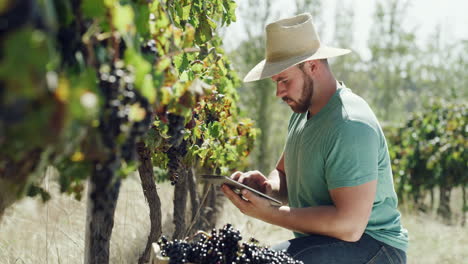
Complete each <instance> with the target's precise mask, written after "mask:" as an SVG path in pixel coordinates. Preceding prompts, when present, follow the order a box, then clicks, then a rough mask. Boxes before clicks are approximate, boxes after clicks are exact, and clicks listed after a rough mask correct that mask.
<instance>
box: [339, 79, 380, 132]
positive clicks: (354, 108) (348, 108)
mask: <svg viewBox="0 0 468 264" xmlns="http://www.w3.org/2000/svg"><path fill="white" fill-rule="evenodd" d="M340 101H341V109H340V114H341V117H342V118H341V119H342V120H340V121H341V122H340V123H343V124H347V125H346V126H359V124H361V125H367V126H370V127H372V128H374V129H378V127H379V126H380V125H379V122H378V120H377V117H376V116H375V114H374V111H372V109H371V107H370V106H369V104H368V103H367V102H366V101H365V100H364V99H363V98H362V97H361V96H359V95H357V94H355V93H353V92H352V91H351V90H350V89H349V88H344V89H343V91H342V92H341V93H340Z"/></svg>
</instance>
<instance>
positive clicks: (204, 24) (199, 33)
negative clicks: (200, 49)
mask: <svg viewBox="0 0 468 264" xmlns="http://www.w3.org/2000/svg"><path fill="white" fill-rule="evenodd" d="M212 37H213V32H212V30H211V25H210V23H209V22H208V18H207V17H206V15H202V16H201V17H200V24H199V26H198V27H197V29H196V31H195V42H196V43H197V44H198V45H202V44H204V43H206V42H207V41H209V40H210V39H211V38H212Z"/></svg>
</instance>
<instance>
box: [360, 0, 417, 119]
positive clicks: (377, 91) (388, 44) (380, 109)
mask: <svg viewBox="0 0 468 264" xmlns="http://www.w3.org/2000/svg"><path fill="white" fill-rule="evenodd" d="M409 3H410V2H409V1H401V0H391V1H385V2H377V3H376V9H375V13H374V21H373V26H372V29H371V34H370V37H369V48H370V51H371V56H372V57H371V60H370V62H369V68H368V71H369V72H368V74H369V75H370V80H371V83H370V84H371V87H370V89H372V90H373V92H372V95H373V98H371V104H373V105H374V109H375V110H376V114H377V115H378V116H379V117H380V118H381V119H383V120H386V121H391V120H392V121H398V120H401V119H402V116H401V114H402V113H403V112H404V111H406V109H405V108H404V107H406V106H411V105H412V104H411V103H412V102H411V101H410V102H408V101H407V100H408V99H411V98H412V97H413V96H414V95H415V93H411V89H412V88H413V87H414V86H413V85H411V84H412V83H411V81H410V80H411V78H413V74H414V72H413V71H414V64H415V63H417V61H418V59H419V58H420V57H419V56H420V49H419V48H418V47H417V46H416V43H415V37H416V36H415V34H414V33H412V32H410V31H408V30H407V29H405V28H404V27H403V25H404V24H405V20H406V19H407V12H408V7H409ZM402 105H403V106H404V107H402ZM402 108H403V111H401V110H402Z"/></svg>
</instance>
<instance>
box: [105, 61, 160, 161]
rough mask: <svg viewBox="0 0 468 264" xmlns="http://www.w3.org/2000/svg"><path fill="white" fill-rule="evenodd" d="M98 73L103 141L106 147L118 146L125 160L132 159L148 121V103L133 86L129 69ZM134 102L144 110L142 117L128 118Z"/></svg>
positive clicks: (113, 147) (116, 148)
mask: <svg viewBox="0 0 468 264" xmlns="http://www.w3.org/2000/svg"><path fill="white" fill-rule="evenodd" d="M99 77H100V82H99V87H100V88H101V91H102V94H103V95H104V112H103V115H102V116H101V120H100V127H101V130H102V131H103V133H102V134H103V137H102V138H103V141H104V143H105V145H106V146H107V147H108V148H109V149H111V150H120V153H121V156H122V158H123V159H124V160H126V161H131V160H135V159H136V142H137V141H138V140H139V138H140V137H141V136H142V135H143V134H144V133H145V132H146V131H147V130H148V128H149V126H150V123H151V114H150V113H151V109H150V104H149V102H148V100H147V99H146V98H145V97H143V96H142V95H140V94H139V92H138V91H137V90H136V89H135V88H134V85H133V82H134V79H133V77H132V76H131V74H130V73H129V72H128V71H126V70H123V69H113V70H112V71H111V72H109V73H106V72H103V73H101V74H100V76H99ZM134 104H139V106H140V107H142V108H143V109H144V110H145V111H146V114H145V117H144V118H143V120H140V121H137V122H131V120H130V119H129V114H130V109H131V106H132V105H134ZM122 135H124V136H122ZM121 138H125V140H124V141H123V142H122V143H119V142H120V139H121Z"/></svg>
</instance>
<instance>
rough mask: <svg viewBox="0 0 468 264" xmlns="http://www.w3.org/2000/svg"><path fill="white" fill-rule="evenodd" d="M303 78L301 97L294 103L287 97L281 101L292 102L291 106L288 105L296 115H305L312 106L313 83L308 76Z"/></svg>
mask: <svg viewBox="0 0 468 264" xmlns="http://www.w3.org/2000/svg"><path fill="white" fill-rule="evenodd" d="M304 76H305V81H304V86H303V87H302V92H301V97H300V98H299V99H298V100H297V101H296V100H293V99H291V98H289V97H283V101H285V102H287V101H289V100H291V101H293V104H292V105H289V106H290V107H291V109H292V110H293V111H294V112H296V113H305V112H307V111H308V110H309V108H310V106H311V104H312V95H313V94H314V81H312V79H311V78H310V77H309V76H306V75H305V74H304Z"/></svg>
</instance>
